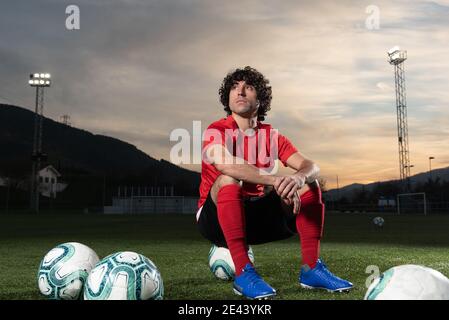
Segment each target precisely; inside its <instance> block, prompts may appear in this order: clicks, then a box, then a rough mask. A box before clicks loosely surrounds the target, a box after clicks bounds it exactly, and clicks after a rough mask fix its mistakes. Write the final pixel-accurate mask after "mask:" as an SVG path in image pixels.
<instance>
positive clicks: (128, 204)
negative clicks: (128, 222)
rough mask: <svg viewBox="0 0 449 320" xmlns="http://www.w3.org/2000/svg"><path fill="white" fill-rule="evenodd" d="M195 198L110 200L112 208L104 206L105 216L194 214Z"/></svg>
mask: <svg viewBox="0 0 449 320" xmlns="http://www.w3.org/2000/svg"><path fill="white" fill-rule="evenodd" d="M197 203H198V198H196V197H183V196H172V197H170V196H169V197H157V196H147V197H145V196H143V197H139V196H133V197H117V198H113V199H112V206H105V207H104V213H105V214H121V213H124V214H151V213H183V214H194V213H196V211H197Z"/></svg>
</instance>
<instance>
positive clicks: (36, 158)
mask: <svg viewBox="0 0 449 320" xmlns="http://www.w3.org/2000/svg"><path fill="white" fill-rule="evenodd" d="M28 84H29V85H30V86H32V87H36V109H35V115H34V139H33V153H32V155H31V160H32V162H33V168H32V173H31V188H30V209H31V210H32V211H34V212H36V213H38V212H39V193H40V189H39V182H40V181H39V177H38V176H39V170H40V167H41V162H42V161H45V160H46V158H47V156H46V154H44V153H43V152H42V123H43V111H44V88H45V87H50V84H51V76H50V74H49V73H34V74H30V80H29V81H28Z"/></svg>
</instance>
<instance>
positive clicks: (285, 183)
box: [275, 151, 320, 203]
mask: <svg viewBox="0 0 449 320" xmlns="http://www.w3.org/2000/svg"><path fill="white" fill-rule="evenodd" d="M286 164H287V166H288V167H290V168H292V169H293V170H296V172H295V173H294V174H292V175H288V176H285V177H282V180H281V182H280V183H279V182H278V184H276V185H275V190H276V192H277V194H278V195H279V196H280V197H281V198H282V199H290V200H287V203H289V202H290V201H291V200H292V199H296V198H298V197H299V190H300V189H301V188H302V187H304V185H305V184H306V183H308V184H312V183H314V184H316V185H317V183H316V179H317V178H318V175H319V173H320V168H319V167H318V166H317V165H316V164H315V163H314V162H313V161H312V160H310V159H307V158H306V157H304V156H303V155H302V154H301V153H300V152H298V151H297V152H295V153H293V154H292V155H291V156H290V157H288V159H287V161H286ZM296 195H297V196H298V197H296Z"/></svg>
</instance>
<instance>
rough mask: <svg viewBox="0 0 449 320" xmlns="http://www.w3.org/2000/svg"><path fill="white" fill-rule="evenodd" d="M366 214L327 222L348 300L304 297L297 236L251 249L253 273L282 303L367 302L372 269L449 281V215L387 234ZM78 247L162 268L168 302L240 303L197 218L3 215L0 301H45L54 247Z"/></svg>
mask: <svg viewBox="0 0 449 320" xmlns="http://www.w3.org/2000/svg"><path fill="white" fill-rule="evenodd" d="M373 217H374V216H373V215H369V214H363V215H362V214H360V215H357V214H328V215H327V217H326V222H325V233H324V238H323V240H322V246H321V256H322V258H323V259H324V261H325V262H326V263H327V265H328V267H329V269H330V270H331V271H333V272H334V273H336V274H337V275H339V276H340V277H343V278H347V279H349V280H350V281H352V282H353V283H354V284H355V289H354V290H353V291H351V292H350V293H348V294H332V293H327V292H323V291H309V290H305V289H301V288H300V287H299V285H298V284H297V276H298V270H299V266H300V250H299V241H298V239H297V236H295V237H292V238H291V239H288V240H284V241H280V242H275V243H269V244H264V245H257V246H253V250H254V254H255V261H256V263H255V265H256V267H257V269H258V271H259V273H261V274H262V275H263V276H264V278H265V279H266V280H267V281H268V283H270V284H271V285H272V286H273V287H274V288H276V289H277V291H278V298H277V299H362V298H363V296H364V294H365V291H366V287H365V282H366V279H367V277H368V276H369V275H370V274H369V273H366V268H367V266H369V265H376V266H378V267H379V269H380V271H381V272H382V271H385V270H386V269H388V268H390V267H393V266H396V265H400V264H421V265H426V266H428V267H431V268H434V269H436V270H438V271H440V272H442V273H443V274H445V275H446V276H448V275H449V250H448V249H449V215H447V216H432V215H430V216H395V215H383V217H384V218H385V225H384V227H383V228H382V229H380V228H376V227H374V225H373V224H372V223H371V220H372V218H373ZM69 241H76V242H81V243H84V244H86V245H88V246H90V247H91V248H92V249H94V250H95V251H96V252H97V254H98V255H99V256H100V258H103V257H105V256H106V255H108V254H110V253H113V252H116V251H124V250H130V251H136V252H139V253H141V254H143V255H146V256H147V257H149V258H150V259H151V260H152V261H153V262H154V263H155V264H156V265H157V266H158V268H159V270H160V272H161V274H162V277H163V281H164V286H165V299H220V300H221V299H241V298H239V297H238V296H236V295H234V293H233V292H232V288H231V287H232V284H231V282H223V281H219V280H216V279H215V278H214V276H213V275H212V273H211V272H210V271H209V268H208V264H207V257H208V252H209V249H210V244H209V243H208V242H207V240H205V239H203V238H202V237H201V236H200V234H199V233H198V232H197V229H196V225H195V220H194V216H193V215H134V216H131V215H127V216H125V215H117V216H111V215H82V214H77V215H75V214H59V215H56V214H39V215H24V214H16V215H12V214H10V215H0V267H1V269H0V274H1V277H0V299H43V298H42V297H41V296H40V294H39V291H38V288H37V278H36V274H37V269H38V266H39V263H40V261H41V259H42V258H43V256H44V255H45V254H46V253H47V252H48V251H49V250H50V249H51V248H53V247H54V246H55V245H57V244H60V243H63V242H69Z"/></svg>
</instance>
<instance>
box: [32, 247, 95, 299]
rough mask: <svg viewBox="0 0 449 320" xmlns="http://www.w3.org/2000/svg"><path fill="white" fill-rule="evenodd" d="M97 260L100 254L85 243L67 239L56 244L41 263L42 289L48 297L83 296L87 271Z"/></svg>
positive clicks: (40, 285)
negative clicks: (65, 241)
mask: <svg viewBox="0 0 449 320" xmlns="http://www.w3.org/2000/svg"><path fill="white" fill-rule="evenodd" d="M98 261H99V258H98V256H97V254H96V253H95V252H94V251H93V250H92V249H91V248H89V247H88V246H86V245H84V244H81V243H78V242H67V243H63V244H60V245H58V246H56V247H55V248H53V249H51V250H50V251H49V252H48V253H47V254H46V255H45V256H44V258H43V259H42V261H41V263H40V265H39V271H38V274H37V279H38V286H39V291H40V292H41V293H42V294H43V295H44V296H45V297H47V298H49V299H58V300H76V299H79V298H81V297H82V293H83V289H84V284H85V282H86V280H87V277H88V274H89V272H90V271H91V270H92V268H93V267H94V266H95V264H96V263H97V262H98Z"/></svg>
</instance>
